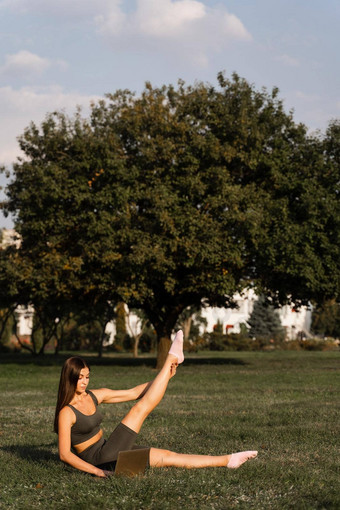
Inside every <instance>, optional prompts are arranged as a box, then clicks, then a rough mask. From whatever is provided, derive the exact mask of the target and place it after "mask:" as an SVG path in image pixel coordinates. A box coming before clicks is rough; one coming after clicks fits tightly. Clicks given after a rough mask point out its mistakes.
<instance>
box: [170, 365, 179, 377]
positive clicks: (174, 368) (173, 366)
mask: <svg viewBox="0 0 340 510" xmlns="http://www.w3.org/2000/svg"><path fill="white" fill-rule="evenodd" d="M177 367H178V363H177V362H174V363H171V367H170V379H171V378H172V377H173V376H174V375H175V374H176V369H177Z"/></svg>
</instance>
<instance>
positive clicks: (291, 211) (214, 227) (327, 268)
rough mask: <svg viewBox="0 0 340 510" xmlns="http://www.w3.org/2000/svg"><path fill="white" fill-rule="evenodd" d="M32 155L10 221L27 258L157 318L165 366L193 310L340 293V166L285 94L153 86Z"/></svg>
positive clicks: (101, 110)
mask: <svg viewBox="0 0 340 510" xmlns="http://www.w3.org/2000/svg"><path fill="white" fill-rule="evenodd" d="M328 137H329V138H331V139H332V140H333V139H334V138H336V137H335V136H334V133H333V134H332V133H329V134H328ZM19 142H20V146H21V148H22V150H23V151H24V153H25V159H23V160H20V161H18V162H17V163H16V164H15V165H14V180H13V182H12V183H11V184H10V185H9V186H8V190H7V193H8V202H7V205H6V208H7V211H10V212H12V213H13V214H14V215H15V218H16V228H17V229H18V230H19V231H20V234H21V235H22V237H23V243H22V248H21V250H22V251H23V252H24V253H25V254H26V256H29V257H30V258H33V259H34V258H39V257H41V256H42V254H44V253H50V252H51V250H55V251H56V252H57V253H62V254H64V255H65V254H67V256H68V257H69V258H70V261H72V260H76V261H77V268H78V269H77V271H73V272H72V275H73V276H75V278H74V280H73V281H72V280H71V281H70V286H69V289H70V288H73V287H74V288H75V289H76V292H75V295H76V296H78V299H80V301H81V300H82V299H85V298H86V296H90V297H91V299H94V300H95V301H98V300H99V301H101V300H103V302H104V301H110V302H115V301H116V300H123V301H124V302H126V303H127V304H128V305H129V307H132V308H140V309H142V310H144V312H145V314H146V315H147V317H148V318H149V320H150V321H151V323H152V324H153V326H154V327H155V329H156V332H157V336H158V345H159V350H158V364H159V365H160V364H162V362H163V360H164V356H165V353H166V350H167V348H168V344H169V337H170V334H171V332H172V329H173V327H174V325H175V323H176V321H177V319H178V316H179V314H180V313H181V312H182V311H183V310H185V309H186V308H187V307H188V306H201V304H202V303H203V304H210V305H217V306H227V305H228V304H230V303H231V301H232V296H233V294H234V293H235V292H236V291H240V290H242V289H243V288H244V287H246V286H247V285H252V286H255V287H257V288H258V289H259V291H261V292H266V294H270V295H271V296H272V298H273V299H274V301H275V300H276V301H277V302H285V301H287V300H289V299H292V300H294V301H297V302H304V301H306V300H307V299H310V298H312V297H318V296H320V294H322V295H325V294H327V295H336V294H337V293H338V291H339V280H338V279H337V280H336V279H334V274H339V243H338V241H339V238H338V236H339V233H338V231H336V227H337V226H338V224H339V205H338V192H337V191H336V189H335V188H334V182H338V181H339V165H338V164H337V163H335V162H334V159H335V157H331V156H329V155H328V153H329V148H327V147H326V143H325V140H324V139H318V138H316V137H314V138H312V137H308V136H307V129H306V128H305V127H304V126H303V125H297V124H295V122H294V120H293V115H292V114H291V113H286V112H285V110H284V108H283V104H282V101H281V100H280V99H279V97H278V90H277V89H274V90H273V91H272V92H267V91H266V90H261V91H257V90H256V89H255V88H254V87H253V86H252V85H250V84H248V83H247V82H246V81H245V80H243V79H240V78H239V77H238V76H237V75H233V77H232V79H230V80H228V79H226V78H225V77H224V76H223V75H222V74H220V75H219V76H218V86H216V87H215V86H211V85H205V84H197V85H195V86H186V85H185V84H184V83H182V82H180V83H179V84H178V87H177V88H176V87H173V86H164V87H161V88H153V87H152V86H151V85H150V84H147V85H146V87H145V90H144V91H143V92H142V94H141V95H140V96H139V97H136V96H135V95H134V94H132V93H131V92H129V91H118V92H116V93H115V94H110V95H108V96H107V99H106V100H105V101H100V102H98V103H97V104H94V105H92V111H91V115H90V118H89V119H82V118H81V115H80V113H78V114H77V115H76V116H75V117H74V118H67V117H66V116H65V115H64V114H61V113H56V114H52V115H49V116H47V118H46V120H45V121H44V122H43V123H42V125H41V127H40V129H39V128H38V127H37V126H36V125H34V124H31V126H30V127H29V128H28V129H27V130H26V131H25V133H24V134H23V136H22V137H21V138H20V139H19ZM330 160H331V161H330ZM330 166H331V170H330V169H329V168H330ZM328 173H329V175H330V177H329V176H328ZM336 179H338V180H336ZM85 301H86V299H85Z"/></svg>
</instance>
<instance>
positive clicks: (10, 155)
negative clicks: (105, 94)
mask: <svg viewBox="0 0 340 510" xmlns="http://www.w3.org/2000/svg"><path fill="white" fill-rule="evenodd" d="M99 99H102V98H101V97H100V96H86V95H81V94H77V93H66V92H65V91H64V90H63V89H62V88H61V87H57V86H55V87H47V88H37V87H23V88H20V89H14V88H12V87H9V86H8V87H2V88H0V111H1V123H0V154H1V161H0V164H6V165H8V164H10V163H12V162H13V161H14V160H15V159H16V157H17V156H19V155H20V149H19V146H18V142H17V137H18V136H19V135H21V134H22V133H23V132H24V129H25V128H26V127H27V126H28V125H29V124H30V122H31V121H34V122H35V123H37V124H39V123H40V122H41V121H42V120H43V119H44V117H45V115H46V113H47V112H51V111H56V110H64V111H66V112H68V113H70V114H71V113H73V112H74V111H75V109H76V106H81V107H83V111H84V114H85V115H86V113H87V112H88V108H89V105H90V103H91V101H97V100H99Z"/></svg>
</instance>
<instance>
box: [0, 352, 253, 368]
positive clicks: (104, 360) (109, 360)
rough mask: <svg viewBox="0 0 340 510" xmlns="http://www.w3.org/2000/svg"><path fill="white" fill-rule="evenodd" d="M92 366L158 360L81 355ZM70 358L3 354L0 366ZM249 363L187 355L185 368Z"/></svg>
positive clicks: (50, 362) (56, 362) (50, 363)
mask: <svg viewBox="0 0 340 510" xmlns="http://www.w3.org/2000/svg"><path fill="white" fill-rule="evenodd" d="M79 355H80V356H81V357H82V358H83V359H84V360H86V362H87V363H88V364H89V365H90V366H120V367H141V366H146V367H151V368H155V366H156V358H155V357H151V356H148V357H144V356H142V357H139V358H133V357H130V356H128V355H126V356H124V357H123V356H120V355H118V356H112V357H111V356H105V355H104V356H102V357H101V358H99V357H98V356H94V355H93V354H87V353H86V354H84V353H81V354H79ZM70 356H78V353H77V352H74V353H72V354H70V353H68V354H58V355H54V354H44V355H42V356H32V355H31V354H22V353H6V354H3V353H2V354H1V358H0V365H1V364H3V365H7V364H8V365H10V364H20V365H36V366H42V367H47V366H58V367H61V366H62V365H63V364H64V362H65V360H66V359H67V358H69V357H70ZM247 364H248V363H247V362H245V361H244V360H242V359H238V358H232V357H227V356H226V355H223V356H221V357H209V356H205V357H195V356H193V357H191V356H190V354H189V355H186V358H185V366H190V365H247Z"/></svg>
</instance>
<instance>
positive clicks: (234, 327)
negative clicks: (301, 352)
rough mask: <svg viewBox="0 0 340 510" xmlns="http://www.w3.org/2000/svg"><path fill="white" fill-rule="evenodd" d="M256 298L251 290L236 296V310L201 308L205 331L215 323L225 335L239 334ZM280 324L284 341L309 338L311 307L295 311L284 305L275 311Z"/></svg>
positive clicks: (208, 330)
mask: <svg viewBox="0 0 340 510" xmlns="http://www.w3.org/2000/svg"><path fill="white" fill-rule="evenodd" d="M257 299H258V296H257V295H256V294H255V293H254V291H253V290H248V291H247V292H245V293H244V295H242V296H241V295H240V294H237V295H236V296H235V301H236V303H237V305H238V308H217V307H214V308H203V309H202V311H201V315H202V316H203V317H204V318H205V319H206V320H207V326H206V329H205V331H206V332H211V331H213V329H214V326H215V325H216V324H217V323H220V324H222V326H223V331H224V332H225V333H240V331H241V324H245V325H246V326H247V325H248V324H247V322H248V319H249V317H250V315H251V313H252V311H253V307H254V302H255V301H256V300H257ZM277 312H278V314H279V317H280V320H281V324H282V326H283V328H284V329H285V331H286V339H287V340H293V339H295V338H297V337H299V336H300V337H307V338H308V337H310V336H311V334H310V328H311V323H312V307H311V306H309V307H306V306H303V307H301V308H300V309H299V310H295V308H294V306H293V305H285V306H283V307H281V308H278V309H277Z"/></svg>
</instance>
